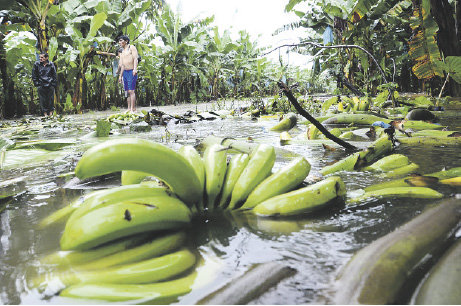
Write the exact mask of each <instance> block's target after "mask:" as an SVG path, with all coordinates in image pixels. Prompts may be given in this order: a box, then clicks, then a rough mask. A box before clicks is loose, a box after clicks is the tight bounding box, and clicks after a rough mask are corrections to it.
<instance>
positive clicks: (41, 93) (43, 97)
mask: <svg viewBox="0 0 461 306" xmlns="http://www.w3.org/2000/svg"><path fill="white" fill-rule="evenodd" d="M37 92H38V100H39V102H40V111H41V114H42V115H43V116H46V115H47V114H48V108H47V107H46V105H47V98H48V97H47V92H46V88H43V87H39V88H38V90H37Z"/></svg>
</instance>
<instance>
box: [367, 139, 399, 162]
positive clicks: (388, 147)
mask: <svg viewBox="0 0 461 306" xmlns="http://www.w3.org/2000/svg"><path fill="white" fill-rule="evenodd" d="M391 151H392V141H391V140H389V137H388V136H387V135H384V136H382V137H380V138H378V139H377V140H376V141H374V142H373V143H372V144H371V145H370V146H369V147H368V148H366V149H365V150H363V151H362V152H360V153H362V155H361V157H362V159H363V160H364V161H365V163H366V164H369V163H372V162H374V161H375V160H376V159H379V158H381V156H383V155H386V154H387V153H389V152H391Z"/></svg>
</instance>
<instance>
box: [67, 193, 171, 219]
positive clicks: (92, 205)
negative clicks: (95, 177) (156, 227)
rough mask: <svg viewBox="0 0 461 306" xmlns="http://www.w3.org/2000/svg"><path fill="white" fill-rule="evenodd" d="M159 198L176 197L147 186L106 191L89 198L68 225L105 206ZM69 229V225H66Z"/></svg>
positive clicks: (71, 216) (77, 209) (72, 216)
mask: <svg viewBox="0 0 461 306" xmlns="http://www.w3.org/2000/svg"><path fill="white" fill-rule="evenodd" d="M157 196H166V197H167V196H174V195H172V194H171V192H170V191H169V190H168V189H166V188H165V187H159V186H157V187H149V186H145V185H126V186H121V187H115V188H110V189H105V190H103V192H100V193H95V194H92V195H91V196H88V197H87V198H86V199H85V200H84V201H83V202H82V203H81V204H80V206H79V207H77V208H76V209H75V211H74V212H73V213H72V214H71V215H70V217H69V219H68V221H67V223H68V224H71V223H72V222H73V221H74V220H77V219H78V218H80V217H81V216H83V215H85V214H87V213H88V212H90V211H92V210H94V209H96V208H101V207H105V206H109V205H112V204H115V203H120V202H123V201H129V200H134V199H137V198H150V197H157ZM66 227H67V225H66Z"/></svg>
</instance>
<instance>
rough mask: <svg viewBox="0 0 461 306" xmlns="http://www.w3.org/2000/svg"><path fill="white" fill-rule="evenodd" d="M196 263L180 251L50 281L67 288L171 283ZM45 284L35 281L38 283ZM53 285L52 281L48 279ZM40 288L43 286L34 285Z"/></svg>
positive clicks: (70, 272) (188, 253)
mask: <svg viewBox="0 0 461 306" xmlns="http://www.w3.org/2000/svg"><path fill="white" fill-rule="evenodd" d="M195 262H196V257H195V255H194V254H193V253H192V252H191V251H189V250H187V249H181V250H179V251H177V252H174V253H170V254H167V255H163V256H160V257H154V258H150V259H147V260H143V261H139V262H136V263H131V264H126V265H121V266H117V267H111V268H106V269H103V270H96V271H74V270H68V271H65V272H60V273H56V274H55V275H51V277H50V278H51V280H54V279H56V280H59V281H60V282H61V283H62V284H64V285H65V286H69V285H73V284H78V283H112V284H145V283H153V282H157V281H161V280H166V279H169V278H171V277H173V276H176V275H179V274H181V273H182V272H185V271H186V270H188V269H189V268H191V267H192V266H193V265H194V264H195ZM39 281H43V280H40V279H37V280H34V282H35V283H37V282H39ZM45 281H50V279H45ZM34 285H35V286H37V285H38V286H40V284H34Z"/></svg>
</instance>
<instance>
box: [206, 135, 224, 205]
mask: <svg viewBox="0 0 461 306" xmlns="http://www.w3.org/2000/svg"><path fill="white" fill-rule="evenodd" d="M203 164H204V165H205V176H206V179H205V191H206V195H207V207H208V209H213V208H214V207H215V205H216V204H217V200H218V197H219V194H220V193H221V190H222V187H223V183H224V177H225V176H226V170H227V149H226V147H224V146H221V145H218V144H214V145H211V146H210V147H208V148H206V150H205V152H204V153H203Z"/></svg>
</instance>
